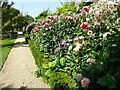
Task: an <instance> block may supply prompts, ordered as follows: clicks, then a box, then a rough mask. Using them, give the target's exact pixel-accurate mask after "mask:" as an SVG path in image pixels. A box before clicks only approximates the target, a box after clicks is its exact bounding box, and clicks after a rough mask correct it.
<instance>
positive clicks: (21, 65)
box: [0, 33, 50, 88]
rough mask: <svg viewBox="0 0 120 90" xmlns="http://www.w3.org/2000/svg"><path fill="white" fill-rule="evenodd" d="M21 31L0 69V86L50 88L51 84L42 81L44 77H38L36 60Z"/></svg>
mask: <svg viewBox="0 0 120 90" xmlns="http://www.w3.org/2000/svg"><path fill="white" fill-rule="evenodd" d="M24 42H25V39H24V37H23V35H22V34H20V33H19V35H18V38H17V39H16V41H15V44H14V47H13V48H12V49H11V52H10V53H9V55H8V58H7V60H6V62H5V64H4V66H3V68H2V70H1V71H0V74H1V75H0V87H1V88H5V87H8V88H21V87H27V88H50V87H49V85H47V84H46V83H44V82H43V81H42V78H41V77H39V78H36V77H35V76H34V72H35V70H36V68H37V67H36V65H35V62H34V61H35V60H34V58H33V56H32V54H31V51H30V48H29V47H28V44H25V43H24Z"/></svg>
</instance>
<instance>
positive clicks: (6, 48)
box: [0, 39, 16, 69]
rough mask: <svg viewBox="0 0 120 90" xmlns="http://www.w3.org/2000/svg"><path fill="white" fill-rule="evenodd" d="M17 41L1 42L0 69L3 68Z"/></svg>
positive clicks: (6, 40)
mask: <svg viewBox="0 0 120 90" xmlns="http://www.w3.org/2000/svg"><path fill="white" fill-rule="evenodd" d="M15 40H16V39H5V40H0V69H1V68H2V66H3V64H4V62H5V60H6V59H7V56H8V54H9V52H10V50H11V48H12V46H13V44H14V42H15Z"/></svg>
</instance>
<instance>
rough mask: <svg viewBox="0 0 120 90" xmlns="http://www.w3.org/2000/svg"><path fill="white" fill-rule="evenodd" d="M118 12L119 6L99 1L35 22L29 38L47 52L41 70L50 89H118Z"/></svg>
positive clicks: (37, 46)
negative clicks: (65, 14)
mask: <svg viewBox="0 0 120 90" xmlns="http://www.w3.org/2000/svg"><path fill="white" fill-rule="evenodd" d="M119 12H120V7H119V3H115V2H112V1H99V2H95V3H93V4H91V5H90V6H84V7H83V8H82V10H81V13H80V14H73V15H72V16H64V15H59V16H48V17H47V18H46V19H42V20H39V21H38V22H36V25H35V27H34V29H33V31H32V33H31V39H32V40H33V41H34V43H35V45H36V48H37V49H38V50H39V51H41V52H44V53H46V54H45V55H44V57H46V58H47V60H48V61H49V63H47V64H42V69H41V70H40V71H41V73H42V76H43V77H44V79H45V80H46V81H47V82H48V83H49V84H50V86H51V88H53V89H56V88H60V89H63V88H64V89H73V88H79V89H80V88H87V89H92V90H94V89H96V88H106V89H108V88H120V86H119V84H120V83H119V80H120V77H119V75H120V66H119V64H120V59H119V58H120V56H119V54H120V42H119V41H120V31H119V28H120V25H119V20H120V18H119V15H120V14H119ZM41 59H42V58H41ZM42 71H43V72H42Z"/></svg>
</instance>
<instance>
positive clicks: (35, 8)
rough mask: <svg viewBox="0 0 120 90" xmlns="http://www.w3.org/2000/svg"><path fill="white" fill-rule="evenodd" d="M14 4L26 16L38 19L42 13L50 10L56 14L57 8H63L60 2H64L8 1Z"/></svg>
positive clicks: (43, 0)
mask: <svg viewBox="0 0 120 90" xmlns="http://www.w3.org/2000/svg"><path fill="white" fill-rule="evenodd" d="M8 1H9V2H12V1H13V2H14V5H13V7H14V8H16V9H19V10H20V11H21V12H22V13H23V14H24V15H25V14H28V15H30V16H32V17H36V16H37V15H38V14H40V13H41V12H42V11H44V10H46V9H47V8H49V10H50V12H52V13H53V12H55V11H56V8H57V7H61V4H60V1H62V2H64V0H60V1H59V0H8Z"/></svg>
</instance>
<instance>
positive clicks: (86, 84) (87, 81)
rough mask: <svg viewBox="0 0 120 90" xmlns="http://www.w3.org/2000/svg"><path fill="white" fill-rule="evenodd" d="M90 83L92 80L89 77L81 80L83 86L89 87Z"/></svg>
mask: <svg viewBox="0 0 120 90" xmlns="http://www.w3.org/2000/svg"><path fill="white" fill-rule="evenodd" d="M89 83H90V80H89V79H88V78H83V79H82V80H81V86H82V87H83V88H85V87H88V85H89Z"/></svg>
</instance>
